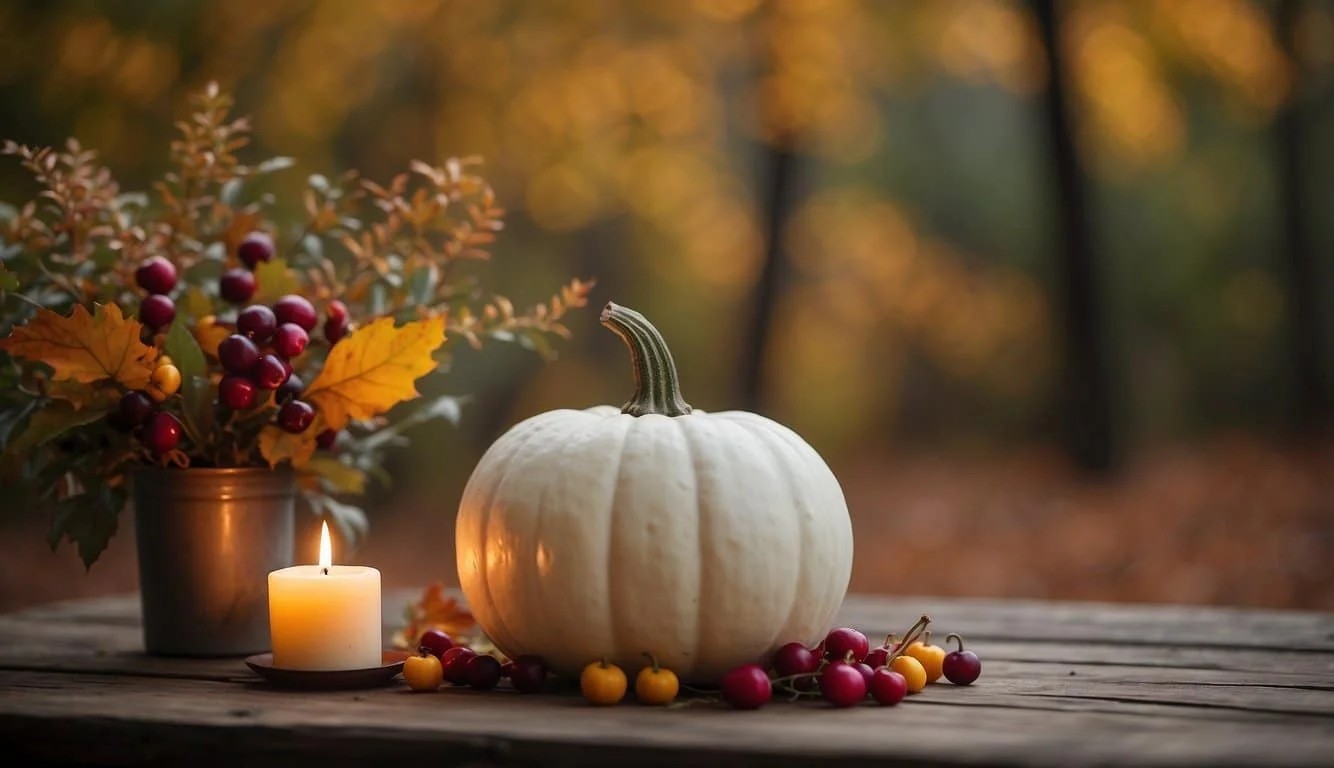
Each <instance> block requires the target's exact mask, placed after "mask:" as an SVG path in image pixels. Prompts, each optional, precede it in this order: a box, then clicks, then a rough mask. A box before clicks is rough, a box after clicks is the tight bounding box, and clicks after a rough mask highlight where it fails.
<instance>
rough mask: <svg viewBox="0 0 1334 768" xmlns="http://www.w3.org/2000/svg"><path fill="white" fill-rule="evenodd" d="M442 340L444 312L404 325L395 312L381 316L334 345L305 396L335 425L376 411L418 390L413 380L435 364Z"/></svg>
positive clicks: (336, 426)
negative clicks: (399, 323) (397, 321)
mask: <svg viewBox="0 0 1334 768" xmlns="http://www.w3.org/2000/svg"><path fill="white" fill-rule="evenodd" d="M444 341H445V321H444V318H442V317H432V318H428V319H426V320H416V321H413V322H410V323H406V324H404V325H403V326H402V327H400V328H395V327H394V321H393V318H388V317H382V318H380V319H379V320H376V321H374V322H372V323H371V324H369V325H366V326H363V327H361V328H358V329H357V330H356V331H353V332H352V333H351V334H350V335H349V336H348V337H347V338H345V339H343V340H342V341H340V342H338V343H337V344H335V345H334V346H333V349H331V350H330V351H329V357H328V358H327V359H325V361H324V368H323V369H322V370H321V371H320V374H319V375H318V376H316V377H315V380H314V381H313V382H311V384H310V386H309V387H307V388H306V392H305V394H303V395H302V398H303V399H304V400H306V401H307V402H310V403H312V404H314V406H315V407H316V408H317V409H318V410H319V413H320V418H321V419H322V420H323V421H324V423H325V424H326V425H327V426H328V427H329V428H330V429H334V430H339V429H342V428H343V427H345V426H347V423H348V421H351V420H358V421H362V420H365V419H369V418H372V417H374V416H378V415H379V414H381V413H384V412H385V411H387V410H389V409H390V408H392V407H394V406H395V405H397V404H399V403H401V402H403V401H404V400H411V399H412V398H414V397H416V396H417V394H418V392H417V388H416V386H414V382H415V381H416V380H417V379H419V378H421V377H422V376H425V375H426V374H427V373H430V372H431V371H432V370H434V369H435V360H433V359H432V358H431V353H432V352H434V351H435V350H436V349H437V348H438V347H439V346H440V345H441V344H443V343H444Z"/></svg>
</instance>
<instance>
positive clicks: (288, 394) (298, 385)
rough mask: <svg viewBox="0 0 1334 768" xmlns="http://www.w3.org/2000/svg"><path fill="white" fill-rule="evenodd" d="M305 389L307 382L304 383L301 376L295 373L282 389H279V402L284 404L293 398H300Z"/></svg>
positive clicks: (284, 383)
mask: <svg viewBox="0 0 1334 768" xmlns="http://www.w3.org/2000/svg"><path fill="white" fill-rule="evenodd" d="M305 389H306V382H304V381H302V380H301V377H300V376H298V375H296V374H295V373H293V374H291V375H289V376H288V377H287V381H284V382H283V385H282V386H281V387H278V402H280V403H284V402H287V401H288V400H291V399H293V398H296V397H300V396H301V393H302V392H304V391H305Z"/></svg>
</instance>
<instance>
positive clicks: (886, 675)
mask: <svg viewBox="0 0 1334 768" xmlns="http://www.w3.org/2000/svg"><path fill="white" fill-rule="evenodd" d="M868 687H869V688H870V689H871V698H873V699H875V700H876V701H878V702H879V703H881V704H882V705H884V706H886V707H892V706H894V705H895V704H898V703H899V702H900V701H903V697H904V696H907V695H908V681H907V680H906V679H904V677H903V675H900V674H899V673H898V672H895V671H894V670H892V669H890V668H888V667H881V668H879V669H877V670H876V671H875V672H874V673H873V674H872V675H871V684H870V686H868Z"/></svg>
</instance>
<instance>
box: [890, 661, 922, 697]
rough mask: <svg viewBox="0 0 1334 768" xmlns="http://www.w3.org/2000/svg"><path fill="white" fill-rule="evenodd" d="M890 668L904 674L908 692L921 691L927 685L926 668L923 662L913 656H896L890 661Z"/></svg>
mask: <svg viewBox="0 0 1334 768" xmlns="http://www.w3.org/2000/svg"><path fill="white" fill-rule="evenodd" d="M889 668H890V669H892V670H894V671H895V672H898V673H899V674H900V675H903V679H904V680H906V681H907V683H908V693H921V692H922V689H923V688H925V687H926V670H925V669H923V668H922V662H920V661H918V660H917V659H914V658H913V657H911V656H906V655H904V656H896V657H894V660H893V661H891V662H889Z"/></svg>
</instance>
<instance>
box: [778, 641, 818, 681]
mask: <svg viewBox="0 0 1334 768" xmlns="http://www.w3.org/2000/svg"><path fill="white" fill-rule="evenodd" d="M773 664H774V671H775V672H777V673H778V676H779V677H791V676H792V675H804V674H808V673H810V672H814V671H815V670H817V669H819V668H820V657H818V656H816V655H815V653H814V652H813V651H811V649H810V648H807V647H806V646H804V645H802V644H801V643H788V644H786V645H783V646H780V647H779V649H778V650H776V651H774V659H773Z"/></svg>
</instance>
